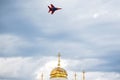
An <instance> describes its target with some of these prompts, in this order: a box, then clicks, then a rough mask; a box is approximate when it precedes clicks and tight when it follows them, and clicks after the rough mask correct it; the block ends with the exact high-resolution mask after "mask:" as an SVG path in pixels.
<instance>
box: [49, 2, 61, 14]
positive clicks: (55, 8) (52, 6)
mask: <svg viewBox="0 0 120 80" xmlns="http://www.w3.org/2000/svg"><path fill="white" fill-rule="evenodd" d="M48 8H49V11H48V13H50V12H51V14H53V13H54V12H55V11H56V10H60V9H62V8H57V7H55V6H54V5H53V4H50V6H48Z"/></svg>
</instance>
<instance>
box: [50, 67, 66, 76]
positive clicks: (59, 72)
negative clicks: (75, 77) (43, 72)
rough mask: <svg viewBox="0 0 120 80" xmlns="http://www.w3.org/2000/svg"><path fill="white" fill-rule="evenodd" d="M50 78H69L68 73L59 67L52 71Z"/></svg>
mask: <svg viewBox="0 0 120 80" xmlns="http://www.w3.org/2000/svg"><path fill="white" fill-rule="evenodd" d="M50 78H67V72H66V71H65V70H64V69H63V68H60V67H57V68H55V69H53V70H52V71H51V74H50Z"/></svg>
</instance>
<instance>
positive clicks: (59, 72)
mask: <svg viewBox="0 0 120 80" xmlns="http://www.w3.org/2000/svg"><path fill="white" fill-rule="evenodd" d="M67 76H68V74H67V72H66V70H65V69H63V68H61V67H60V53H58V65H57V67H56V68H54V69H53V70H52V71H51V73H50V80H67Z"/></svg>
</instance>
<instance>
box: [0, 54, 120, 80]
mask: <svg viewBox="0 0 120 80" xmlns="http://www.w3.org/2000/svg"><path fill="white" fill-rule="evenodd" d="M56 59H57V58H55V57H51V56H50V57H24V58H23V57H11V58H0V71H1V72H0V79H6V80H11V79H12V80H24V79H29V80H39V79H40V78H41V77H40V75H41V74H42V73H43V74H44V79H49V74H50V72H51V70H52V69H54V68H55V67H56V66H57V61H56ZM92 60H93V61H96V62H97V63H96V62H92V63H91V62H90V61H92ZM70 61H71V62H70ZM84 62H85V63H86V62H87V67H86V70H85V71H86V80H88V79H93V80H99V79H104V80H108V79H110V80H113V79H116V80H119V78H120V74H119V73H117V72H99V71H96V72H91V71H87V68H89V67H90V65H91V64H92V65H98V64H103V63H104V62H103V61H99V60H95V59H91V60H87V59H86V60H81V62H79V61H77V60H68V59H62V60H61V67H62V68H64V69H65V70H67V73H68V79H74V73H75V72H76V73H77V79H81V77H82V73H81V71H82V70H81V71H79V70H77V71H76V70H71V69H70V67H74V69H75V68H78V67H79V68H80V67H82V66H83V63H84ZM71 63H72V64H71ZM74 63H75V64H74ZM77 63H82V64H81V66H77V65H76V64H77ZM90 63H91V64H90ZM8 66H9V67H8ZM95 67H96V66H92V67H90V68H95Z"/></svg>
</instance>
